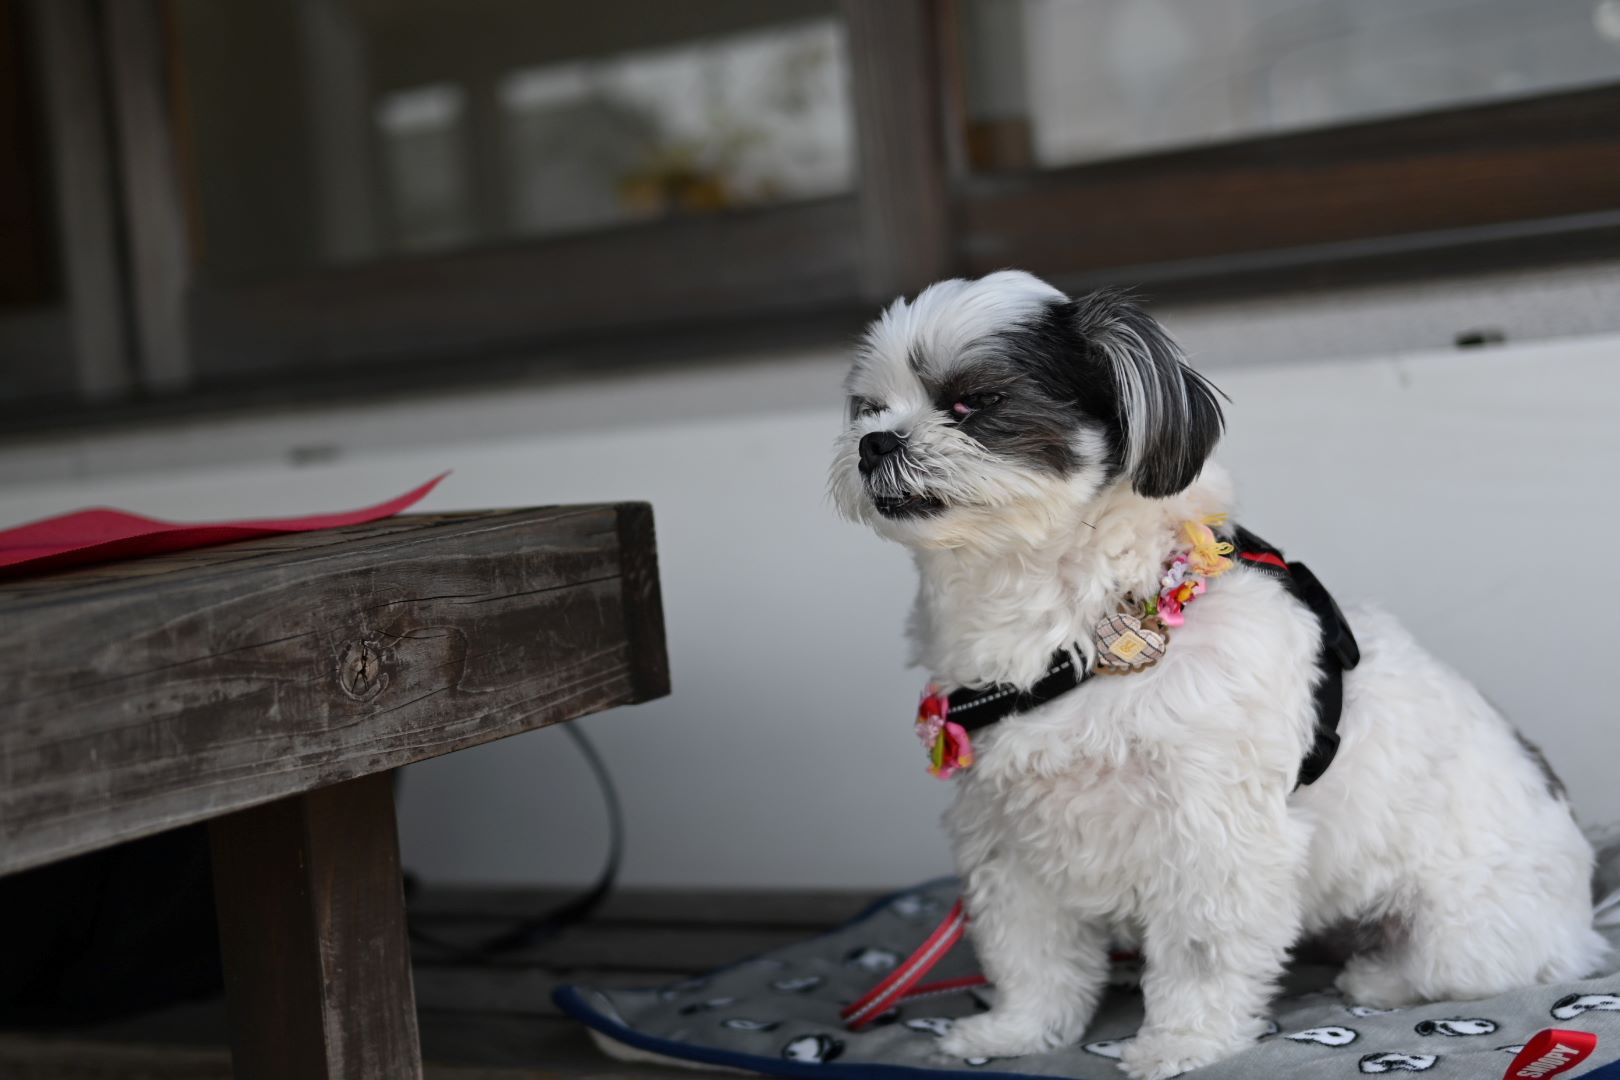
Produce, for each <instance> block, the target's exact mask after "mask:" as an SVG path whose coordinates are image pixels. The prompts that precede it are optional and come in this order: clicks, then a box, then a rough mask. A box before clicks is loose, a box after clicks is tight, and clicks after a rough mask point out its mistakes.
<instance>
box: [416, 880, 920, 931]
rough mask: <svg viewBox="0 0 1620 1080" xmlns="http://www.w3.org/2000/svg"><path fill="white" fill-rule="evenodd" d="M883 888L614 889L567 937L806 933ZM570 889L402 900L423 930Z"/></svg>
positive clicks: (505, 913)
mask: <svg viewBox="0 0 1620 1080" xmlns="http://www.w3.org/2000/svg"><path fill="white" fill-rule="evenodd" d="M887 891H889V890H875V891H874V890H868V889H703V890H701V891H693V890H691V889H652V888H636V889H619V890H616V891H615V892H613V893H612V894H611V895H610V896H609V897H608V898H607V899H606V900H604V901H603V902H602V906H601V907H600V908H598V909H597V910H596V911H595V912H593V913H592V915H591V918H590V921H588V922H586V923H584V924H582V925H580V926H579V927H577V928H576V929H575V931H574V932H575V933H579V934H590V933H594V932H595V931H597V930H599V929H602V928H606V927H612V928H615V929H617V928H619V927H621V926H624V925H626V924H629V925H646V926H658V927H666V928H674V927H679V928H681V929H688V930H695V931H698V932H701V931H702V930H703V928H705V927H721V928H725V929H730V930H737V929H768V928H774V929H786V930H794V931H799V932H802V933H804V934H812V933H815V932H817V931H819V930H830V929H832V928H833V927H835V926H841V925H842V924H844V923H846V922H848V921H849V920H851V919H853V918H854V917H855V916H856V915H859V914H860V913H861V912H862V911H864V910H865V909H866V908H867V907H868V906H870V905H871V904H872V903H873V902H875V901H876V900H878V899H879V898H880V897H881V896H883V895H885V893H886V892H887ZM577 892H578V890H567V889H524V888H491V887H488V886H476V885H433V886H430V887H424V888H422V889H420V890H418V891H417V892H415V893H413V894H412V895H411V897H410V903H409V907H410V909H411V917H412V918H413V919H414V920H416V921H417V922H418V923H419V924H420V925H422V926H423V927H430V928H436V927H439V926H442V925H443V924H444V923H446V922H460V923H475V922H478V921H480V920H483V921H485V922H486V923H489V922H493V923H500V922H505V921H509V920H512V919H521V918H525V917H530V916H533V915H535V914H537V913H539V912H544V911H550V910H551V909H552V908H554V907H556V906H557V905H559V904H561V903H563V902H564V901H567V900H569V899H572V898H573V897H574V896H575V895H577Z"/></svg>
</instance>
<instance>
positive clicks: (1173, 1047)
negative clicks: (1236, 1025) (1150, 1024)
mask: <svg viewBox="0 0 1620 1080" xmlns="http://www.w3.org/2000/svg"><path fill="white" fill-rule="evenodd" d="M1242 1045H1243V1044H1241V1043H1239V1044H1235V1045H1234V1044H1233V1043H1232V1041H1231V1040H1227V1039H1217V1038H1212V1037H1210V1036H1208V1035H1200V1034H1196V1033H1194V1032H1190V1031H1156V1032H1143V1033H1142V1034H1140V1035H1138V1036H1137V1037H1136V1038H1134V1039H1132V1040H1131V1041H1129V1042H1128V1043H1126V1044H1125V1049H1124V1050H1123V1051H1121V1052H1120V1055H1119V1067H1120V1068H1121V1069H1124V1070H1125V1075H1127V1076H1129V1077H1131V1080H1169V1078H1170V1077H1172V1076H1180V1075H1181V1074H1182V1073H1184V1072H1191V1071H1192V1070H1193V1069H1196V1068H1199V1067H1201V1066H1204V1065H1209V1064H1211V1063H1213V1062H1216V1061H1219V1060H1221V1059H1222V1058H1224V1057H1227V1056H1229V1055H1231V1054H1232V1053H1234V1052H1236V1051H1237V1050H1238V1049H1240V1048H1241V1046H1242Z"/></svg>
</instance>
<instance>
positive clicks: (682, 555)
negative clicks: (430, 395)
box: [0, 325, 1620, 886]
mask: <svg viewBox="0 0 1620 1080" xmlns="http://www.w3.org/2000/svg"><path fill="white" fill-rule="evenodd" d="M1174 328H1175V327H1174V325H1173V326H1172V329H1174ZM1192 344H1193V345H1194V346H1195V347H1196V345H1197V342H1196V341H1194V342H1192ZM1617 361H1620V337H1613V336H1609V337H1588V338H1582V339H1570V340H1566V341H1553V342H1545V343H1542V344H1536V345H1522V346H1514V347H1509V348H1500V349H1492V350H1485V351H1472V352H1451V351H1448V352H1441V353H1413V354H1406V355H1397V356H1388V357H1380V358H1366V357H1363V358H1360V359H1352V360H1337V361H1331V362H1322V363H1315V364H1292V365H1287V366H1279V367H1266V366H1252V367H1245V368H1232V369H1226V370H1220V371H1219V372H1218V373H1217V377H1218V381H1219V382H1220V383H1221V385H1222V386H1223V387H1224V388H1225V389H1226V390H1227V391H1228V392H1229V393H1230V394H1231V396H1232V398H1233V404H1232V406H1231V407H1230V410H1229V415H1230V419H1231V435H1230V438H1229V439H1228V441H1227V443H1226V444H1225V447H1224V449H1223V451H1222V455H1221V456H1222V458H1223V459H1224V461H1225V462H1226V463H1227V464H1228V465H1229V466H1231V467H1232V468H1233V469H1234V471H1235V472H1236V473H1237V474H1238V478H1239V485H1240V492H1241V494H1242V496H1243V502H1244V504H1245V511H1244V513H1243V515H1242V519H1243V520H1244V521H1245V523H1247V524H1249V525H1250V526H1251V527H1253V528H1255V529H1257V530H1258V531H1260V532H1261V533H1262V534H1263V535H1265V536H1266V537H1267V538H1269V539H1271V540H1272V541H1273V542H1275V543H1278V544H1280V545H1282V546H1283V547H1285V548H1286V549H1287V550H1288V551H1289V552H1290V554H1294V555H1297V556H1300V557H1304V558H1307V559H1308V560H1309V561H1310V562H1311V563H1312V565H1313V566H1314V567H1315V569H1316V570H1317V572H1318V573H1319V574H1320V575H1321V576H1322V578H1323V579H1324V580H1325V581H1327V582H1328V583H1329V584H1330V586H1331V587H1332V588H1333V589H1334V590H1335V592H1337V593H1338V594H1340V596H1341V598H1345V599H1348V598H1356V597H1366V596H1376V597H1378V598H1380V599H1381V600H1382V601H1383V602H1384V603H1385V604H1386V605H1387V606H1389V607H1391V608H1393V609H1394V610H1395V611H1397V612H1398V613H1399V614H1401V615H1402V616H1404V617H1405V618H1407V619H1408V620H1410V621H1411V622H1413V623H1414V624H1415V625H1416V626H1417V627H1418V628H1419V632H1420V636H1421V637H1423V638H1424V640H1426V641H1427V642H1428V643H1429V644H1430V646H1431V647H1433V648H1434V649H1435V650H1436V651H1438V652H1439V653H1440V654H1441V655H1443V656H1444V657H1446V658H1447V659H1449V660H1450V661H1452V662H1453V663H1454V664H1456V665H1457V666H1458V667H1460V668H1462V669H1463V670H1464V671H1465V672H1467V673H1468V674H1470V675H1471V676H1473V677H1475V678H1476V679H1478V680H1479V681H1480V682H1481V683H1482V684H1483V686H1484V687H1485V689H1486V691H1487V693H1488V694H1490V696H1492V697H1493V698H1494V699H1495V700H1497V701H1498V702H1499V703H1500V704H1501V705H1502V706H1503V707H1504V708H1505V709H1506V710H1507V711H1508V712H1509V713H1510V714H1511V715H1512V716H1513V717H1514V718H1515V719H1516V720H1517V721H1518V722H1519V723H1520V724H1521V725H1522V726H1523V728H1524V729H1525V730H1526V731H1527V732H1528V733H1529V734H1530V735H1531V736H1532V737H1533V738H1536V739H1537V740H1539V741H1541V742H1543V744H1544V745H1545V748H1546V751H1547V754H1548V757H1549V758H1550V759H1551V760H1552V762H1553V764H1554V765H1555V766H1556V767H1557V768H1558V769H1559V770H1560V771H1561V772H1562V773H1563V774H1564V776H1565V778H1566V779H1567V780H1568V781H1569V784H1570V788H1571V791H1572V794H1573V797H1574V798H1575V800H1576V803H1577V806H1578V807H1579V808H1580V809H1581V811H1582V812H1583V813H1584V814H1585V815H1586V816H1587V817H1588V818H1590V819H1597V820H1610V819H1614V818H1617V817H1620V785H1616V784H1615V783H1614V782H1613V780H1612V777H1611V775H1610V773H1611V770H1612V764H1613V761H1614V757H1615V755H1614V752H1613V751H1614V749H1615V744H1616V736H1615V726H1614V724H1613V721H1614V720H1615V719H1616V712H1617V710H1616V706H1615V704H1614V698H1613V697H1612V695H1611V694H1610V692H1609V685H1608V684H1609V681H1610V680H1609V679H1608V677H1607V676H1608V674H1609V666H1610V664H1611V663H1612V660H1611V653H1612V652H1613V651H1614V649H1615V647H1616V646H1617V645H1620V612H1617V608H1616V605H1615V602H1614V601H1613V600H1612V599H1611V598H1610V596H1609V594H1610V593H1612V592H1613V591H1614V585H1613V583H1612V578H1613V572H1612V569H1611V567H1610V563H1611V562H1612V556H1611V555H1610V554H1609V552H1610V550H1611V549H1612V548H1613V547H1614V542H1615V540H1614V538H1615V537H1616V536H1617V535H1620V509H1617V506H1620V504H1617V502H1616V498H1615V495H1616V486H1615V483H1614V480H1613V476H1612V473H1613V470H1614V465H1615V463H1616V462H1617V461H1620V426H1617V425H1616V424H1615V422H1614V419H1613V416H1614V413H1615V406H1616V404H1617V403H1620V362H1617ZM840 375H841V361H840V360H839V358H838V357H837V356H835V355H831V354H827V355H820V356H816V355H809V356H802V357H797V358H781V359H780V361H779V362H778V363H776V364H774V365H770V366H763V365H762V366H756V367H753V368H748V369H745V370H742V371H740V372H731V373H727V372H718V371H699V372H694V373H688V374H671V375H667V376H658V377H641V378H633V379H632V378H626V379H621V380H617V381H609V382H598V383H591V384H582V385H578V386H573V387H559V388H553V389H549V390H542V389H530V390H524V391H518V390H510V391H504V392H501V393H498V394H496V393H492V394H471V395H464V396H460V397H443V398H440V399H436V400H435V401H432V402H400V403H394V404H389V405H382V406H376V407H372V408H367V409H361V408H355V409H348V410H336V411H328V412H326V413H322V414H318V416H314V417H313V418H312V415H303V416H291V417H271V418H267V419H258V420H248V421H230V422H216V423H212V424H206V423H197V424H190V425H187V426H186V427H185V428H184V429H183V430H182V431H169V432H162V433H158V432H153V433H150V434H148V435H144V436H142V435H135V436H119V437H113V438H108V439H103V440H73V441H58V442H55V443H47V444H42V445H40V446H34V447H11V448H7V449H5V450H3V451H0V477H9V478H10V482H9V485H8V488H7V490H5V491H4V492H3V493H0V523H12V522H18V521H22V520H25V519H28V518H32V517H36V516H39V515H41V514H45V513H51V512H55V511H59V510H64V509H70V508H73V507H77V506H83V505H88V504H96V503H103V504H113V505H119V506H124V507H128V508H131V509H138V510H141V511H143V512H146V513H151V514H155V515H157V516H174V517H179V518H185V517H229V516H232V515H237V514H245V513H270V512H275V513H292V512H298V511H303V510H311V511H313V510H318V509H322V508H340V507H348V506H353V505H356V504H359V503H363V502H366V501H369V500H371V499H372V498H373V497H375V498H379V499H380V498H382V497H385V496H387V495H392V494H394V493H396V492H398V491H401V490H404V489H405V488H406V487H408V486H410V485H411V484H413V483H415V482H417V481H419V480H421V479H423V478H425V477H427V476H429V475H432V474H433V473H435V472H437V471H439V470H440V469H443V468H454V469H455V470H456V472H455V474H454V475H453V476H452V477H451V478H450V479H449V480H448V481H446V482H445V484H444V485H443V486H441V488H440V489H439V491H438V492H436V493H435V494H434V495H433V496H432V497H431V499H430V501H429V502H428V503H427V504H426V505H425V507H424V508H426V509H436V510H444V509H456V508H467V507H498V506H520V505H531V504H535V503H545V502H555V501H595V500H607V499H621V498H642V499H649V500H651V501H652V502H653V504H654V506H655V507H656V511H657V520H658V529H659V544H660V560H661V567H662V573H663V580H664V596H665V607H666V614H667V619H668V630H669V641H670V651H671V660H672V666H673V673H674V682H675V692H674V694H673V695H672V696H671V697H670V698H668V699H666V700H663V701H659V702H655V703H652V704H649V705H645V706H641V707H638V708H633V709H624V710H619V711H617V712H614V713H610V714H606V715H603V716H599V717H595V718H592V719H590V720H589V721H586V726H587V728H588V730H589V731H590V733H591V734H592V735H593V736H594V737H596V738H597V739H598V740H599V742H600V745H601V747H602V749H603V752H604V754H605V755H606V757H607V758H608V760H609V762H610V764H611V765H612V767H613V769H614V772H615V774H616V776H617V777H618V780H619V782H620V785H621V787H622V788H623V789H624V794H625V798H626V802H627V808H628V815H629V828H630V847H629V854H628V862H627V866H626V880H627V881H628V882H630V883H637V884H709V885H722V884H757V885H782V886H793V885H815V886H836V885H863V886H865V885H888V884H896V883H901V882H906V881H910V880H914V879H918V878H922V877H926V876H929V875H932V874H936V873H940V872H944V871H945V870H947V869H948V858H947V855H946V852H945V848H944V845H943V843H942V841H941V839H940V837H939V834H938V830H937V828H936V825H935V822H936V819H937V816H938V813H939V811H940V810H941V809H942V807H943V805H944V800H945V798H946V795H947V793H948V785H945V784H942V783H939V782H937V781H934V780H931V779H930V778H929V777H927V776H926V775H925V774H924V773H923V771H922V765H921V761H920V759H919V751H918V750H917V748H916V745H915V742H914V739H913V736H912V734H911V731H910V723H909V714H910V711H911V708H912V706H913V705H914V702H915V694H916V691H917V686H918V682H919V676H918V674H917V673H914V672H907V671H905V670H903V669H902V667H901V664H902V662H903V661H902V647H901V643H900V639H899V630H900V623H901V620H902V618H903V615H904V611H905V608H906V605H907V602H908V600H909V595H910V590H911V580H910V570H909V566H908V564H907V561H906V559H905V558H904V557H903V555H902V554H901V553H900V552H899V551H897V550H896V549H893V548H890V547H887V546H885V545H883V544H881V543H880V542H878V541H877V540H875V539H873V538H871V537H869V536H867V535H866V534H864V533H863V532H862V531H860V530H858V529H856V528H854V527H852V526H848V525H844V524H842V523H840V522H838V521H837V520H836V519H835V518H834V517H833V515H832V512H831V511H830V509H829V508H828V507H827V505H826V504H825V501H824V499H823V497H822V491H823V487H824V479H825V478H824V466H825V461H826V456H827V450H828V447H829V444H830V442H831V439H832V436H833V433H834V431H835V429H836V426H837V423H838V418H839V412H840V406H839V402H838V395H837V389H836V387H837V380H838V378H839V377H840ZM750 401H757V402H759V403H760V405H759V406H758V407H757V408H755V409H750V408H748V407H747V406H748V403H749V402H750ZM615 416H619V417H623V416H635V417H637V418H638V419H637V422H636V423H634V424H631V425H628V426H621V425H617V424H615V423H614V422H613V418H614V417H615ZM519 417H527V418H529V420H528V422H527V424H526V425H523V426H521V427H519V428H518V429H517V430H514V429H513V423H512V422H513V420H514V418H519ZM581 417H586V418H587V419H588V418H592V417H595V418H597V419H598V420H599V421H600V422H597V423H583V422H582V421H581V419H580V418H581ZM553 421H554V422H555V423H553ZM490 433H494V434H490ZM316 437H318V438H319V439H322V440H326V441H329V442H330V443H331V444H332V445H333V446H334V447H337V448H339V450H338V456H337V459H336V460H335V461H334V462H333V463H331V464H327V465H320V466H311V467H303V468H297V467H293V466H291V465H289V464H287V462H286V459H285V456H284V455H285V451H286V448H287V447H288V446H289V445H296V444H298V443H299V442H301V441H307V440H309V439H311V438H316ZM120 440H122V442H120ZM356 447H358V448H359V449H358V450H356V449H355V448H356ZM120 448H121V449H120ZM244 448H246V449H244ZM142 455H145V457H144V458H143V457H142ZM177 455H184V456H185V457H186V458H187V459H189V461H190V462H192V464H191V466H190V467H187V468H176V467H174V465H175V462H174V460H173V459H174V458H175V457H176V456H177ZM65 458H70V459H71V460H65ZM165 458H167V460H165ZM244 458H245V459H246V460H243V459H244ZM233 459H235V460H233ZM220 460H233V463H231V464H229V465H223V466H212V467H211V466H209V465H207V464H205V463H206V462H208V461H220ZM131 461H144V462H145V463H146V466H147V467H149V468H150V469H153V470H157V469H161V470H162V471H161V475H159V474H158V473H157V472H144V473H143V472H131V471H129V470H130V469H131V468H132V466H131V464H130V463H131ZM30 474H32V475H35V476H41V477H50V478H51V479H49V480H47V481H44V482H33V483H31V482H28V476H29V475H30ZM64 477H70V478H64ZM72 477H76V478H72ZM1559 571H1563V572H1562V573H1559ZM1549 584H1550V585H1551V587H1550V588H1549ZM401 819H402V829H403V835H404V846H405V856H406V860H407V862H408V863H410V864H411V865H412V866H413V867H414V868H415V869H417V870H418V871H419V872H421V873H422V874H424V875H426V876H428V877H432V878H460V879H469V880H484V881H490V880H504V881H579V880H584V879H585V878H586V877H588V876H589V875H590V874H591V872H592V871H593V869H594V867H595V864H596V860H597V859H598V858H599V857H600V851H601V846H602V839H603V833H602V830H601V827H600V824H599V821H600V815H599V813H598V811H597V808H596V804H595V802H594V793H593V790H592V788H591V786H590V783H589V780H588V779H587V777H586V776H585V775H584V774H583V772H582V770H581V769H580V767H579V765H578V762H577V759H576V758H575V756H574V750H573V748H572V747H571V746H570V745H569V743H568V741H567V740H566V739H564V738H563V737H562V736H561V735H560V734H559V733H557V732H538V733H533V734H530V735H526V736H520V737H518V738H514V739H510V740H507V741H505V742H502V743H497V744H494V745H492V746H488V747H483V748H480V749H477V750H473V751H468V752H465V753H462V754H457V755H452V756H450V757H448V758H443V759H440V760H437V761H433V762H428V763H425V764H423V765H420V766H416V767H413V768H412V769H410V770H409V772H408V774H407V777H406V781H405V787H404V792H403V802H402V807H401Z"/></svg>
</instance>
